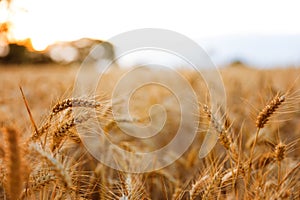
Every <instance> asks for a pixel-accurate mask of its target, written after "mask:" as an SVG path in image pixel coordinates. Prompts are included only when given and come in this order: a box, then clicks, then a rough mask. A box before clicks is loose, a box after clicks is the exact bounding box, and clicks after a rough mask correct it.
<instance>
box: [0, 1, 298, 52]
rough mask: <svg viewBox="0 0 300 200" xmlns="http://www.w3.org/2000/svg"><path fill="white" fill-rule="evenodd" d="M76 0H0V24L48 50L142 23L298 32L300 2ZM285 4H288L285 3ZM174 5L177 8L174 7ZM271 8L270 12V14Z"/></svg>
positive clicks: (202, 32)
mask: <svg viewBox="0 0 300 200" xmlns="http://www.w3.org/2000/svg"><path fill="white" fill-rule="evenodd" d="M130 3H131V5H129V4H128V2H127V1H126V2H125V1H117V0H111V1H105V2H104V1H97V0H86V1H71V0H52V1H49V0H39V1H36V0H12V1H11V12H8V11H7V10H6V9H5V6H6V5H5V1H1V3H0V23H1V22H3V21H5V20H9V21H10V22H11V24H12V27H11V37H12V39H13V40H24V39H27V38H30V39H31V40H32V44H33V48H34V49H36V50H43V49H44V48H45V47H46V46H47V45H49V44H52V43H53V42H56V41H70V40H77V39H79V38H83V37H91V38H98V39H104V40H105V39H108V38H111V37H113V36H115V35H117V34H120V33H122V32H125V31H130V30H133V29H137V28H164V29H169V30H173V31H176V32H179V33H182V34H184V35H186V36H188V37H190V38H192V39H199V38H207V37H215V36H223V35H232V34H299V33H300V28H299V26H296V24H297V23H298V21H297V20H298V19H299V17H300V14H299V12H298V10H297V9H298V7H299V4H300V3H298V1H296V0H294V1H290V4H285V3H284V2H274V1H271V0H266V1H260V0H253V1H246V2H240V1H238V0H228V1H224V2H223V1H217V0H210V1H190V2H189V3H186V4H182V3H180V2H179V1H168V0H166V1H158V0H153V1H151V2H141V1H139V0H132V1H131V2H130ZM284 5H285V6H284ZM170 8H172V9H170ZM266 10H267V11H268V15H266Z"/></svg>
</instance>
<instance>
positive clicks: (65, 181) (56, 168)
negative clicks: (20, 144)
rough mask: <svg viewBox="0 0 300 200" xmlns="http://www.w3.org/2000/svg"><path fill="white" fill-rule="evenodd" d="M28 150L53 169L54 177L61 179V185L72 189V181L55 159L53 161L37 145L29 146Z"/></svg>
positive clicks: (51, 157) (49, 155) (48, 154)
mask: <svg viewBox="0 0 300 200" xmlns="http://www.w3.org/2000/svg"><path fill="white" fill-rule="evenodd" d="M30 149H31V150H32V151H34V152H37V155H38V156H40V157H41V158H43V159H44V160H45V161H46V162H47V163H48V164H49V165H51V166H52V167H53V169H54V172H55V174H56V176H57V177H59V178H60V179H61V181H62V183H63V185H64V186H65V187H66V188H68V189H70V188H71V187H72V179H71V177H70V176H69V173H68V172H67V171H66V169H65V167H64V166H63V165H62V164H61V163H60V162H59V161H58V160H57V159H55V158H54V157H53V156H52V155H51V154H50V153H48V152H46V151H44V150H43V149H41V148H40V147H38V146H37V145H34V144H31V145H30Z"/></svg>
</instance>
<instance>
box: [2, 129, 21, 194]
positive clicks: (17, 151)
mask: <svg viewBox="0 0 300 200" xmlns="http://www.w3.org/2000/svg"><path fill="white" fill-rule="evenodd" d="M3 132H4V136H5V140H6V144H7V148H6V149H5V150H6V151H5V157H6V166H7V176H6V177H7V181H6V187H7V193H8V197H9V199H19V197H20V195H21V193H22V189H23V176H22V175H23V170H22V169H23V167H24V166H22V159H21V158H22V155H21V148H20V142H19V133H18V132H17V131H16V130H15V129H13V128H11V127H7V128H5V129H4V131H3Z"/></svg>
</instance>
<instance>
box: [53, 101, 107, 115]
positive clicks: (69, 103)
mask: <svg viewBox="0 0 300 200" xmlns="http://www.w3.org/2000/svg"><path fill="white" fill-rule="evenodd" d="M100 106H102V104H101V103H99V102H97V101H95V100H86V99H78V98H71V99H65V100H63V101H62V102H59V103H57V104H56V105H55V106H54V107H53V108H52V113H51V115H50V118H52V117H53V116H54V115H56V114H57V113H59V112H61V111H63V110H65V109H67V108H71V107H85V108H98V107H100Z"/></svg>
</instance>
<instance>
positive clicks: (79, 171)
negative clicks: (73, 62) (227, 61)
mask: <svg viewBox="0 0 300 200" xmlns="http://www.w3.org/2000/svg"><path fill="white" fill-rule="evenodd" d="M77 71H78V68H77V67H76V66H74V67H70V66H64V67H62V66H50V65H49V66H23V67H18V66H9V67H7V66H2V67H1V68H0V85H1V87H0V127H1V130H0V141H3V142H1V143H0V199H13V200H14V199H82V200H83V199H119V200H127V199H128V200H129V199H136V200H139V199H174V200H175V199H191V200H196V199H300V156H299V155H300V123H299V122H300V78H299V75H300V69H297V68H287V69H273V70H257V69H252V68H247V67H244V66H233V67H228V68H224V69H221V70H220V73H221V76H222V80H223V82H224V88H225V90H226V97H224V98H226V105H225V106H224V105H223V106H220V107H217V109H212V107H213V106H212V101H213V100H212V99H210V95H209V88H207V85H206V84H205V81H204V80H203V79H202V78H201V76H199V75H197V73H195V72H194V71H189V70H183V69H180V70H178V71H179V73H180V74H181V75H182V77H184V78H185V80H187V82H188V83H189V85H190V86H191V88H192V89H193V91H194V92H195V94H196V96H197V105H194V106H196V108H197V110H191V111H190V110H189V109H188V108H190V107H188V106H186V105H181V103H180V101H179V100H178V99H177V98H176V97H175V96H174V93H173V91H170V90H167V89H166V88H164V87H161V86H159V85H151V84H150V85H145V86H143V87H141V88H137V89H136V90H135V93H133V94H132V95H131V96H130V98H131V100H130V101H128V102H129V103H128V104H127V101H126V99H127V98H128V96H126V95H125V94H122V91H121V92H120V91H119V94H117V95H116V96H112V93H113V92H114V86H115V85H116V83H117V82H118V81H119V80H120V79H121V77H123V75H124V74H126V72H127V70H124V69H118V68H115V69H112V70H111V71H109V72H108V73H106V74H104V75H103V77H102V79H101V80H100V82H99V86H98V88H97V90H96V92H95V95H90V96H74V93H73V88H74V81H75V80H76V75H77ZM138 73H139V74H138V75H137V76H134V77H133V78H131V79H130V81H129V82H126V84H124V85H123V86H124V88H126V87H127V86H128V88H130V87H131V86H132V85H134V84H135V83H139V81H141V80H144V79H146V78H147V77H155V80H154V81H157V82H160V81H162V80H163V82H164V83H166V84H167V85H168V86H172V84H178V81H177V80H176V78H175V76H172V75H170V74H167V73H166V72H164V71H155V70H153V71H152V70H151V69H148V68H147V69H142V70H140V71H139V72H138ZM151 75H153V76H151ZM176 87H177V86H176ZM177 88H178V87H177ZM175 94H176V93H175ZM220 98H222V97H220ZM186 102H188V101H186ZM157 104H159V105H161V106H163V108H164V110H163V111H164V113H165V115H163V114H160V111H161V110H160V109H154V107H153V105H157ZM114 106H115V107H114ZM125 107H129V109H128V110H129V111H130V114H131V117H128V116H127V115H123V114H124V113H123V112H121V111H124V108H125ZM181 109H182V110H184V111H185V112H186V113H187V115H183V116H182V115H180V114H181V113H180V111H181ZM91 111H93V112H91ZM114 111H116V112H117V113H114ZM118 111H120V112H119V113H118ZM155 112H157V113H155ZM120 113H121V114H120ZM190 113H192V115H189V114H190ZM118 114H119V115H118ZM186 116H192V117H191V119H187V120H185V121H192V118H197V122H198V123H197V124H196V125H195V124H194V126H193V127H191V126H190V124H189V123H188V122H187V123H188V124H180V122H181V121H182V120H183V121H184V119H185V118H184V117H186ZM164 117H166V119H165V120H164ZM94 121H97V122H99V125H100V127H101V130H102V132H101V133H99V134H102V135H104V136H105V137H106V138H108V140H109V141H110V142H111V144H112V145H113V146H118V147H119V148H121V149H123V150H125V151H126V152H128V153H129V154H130V153H131V154H136V153H140V152H143V153H145V152H146V153H147V152H152V151H155V150H156V149H160V148H162V147H164V146H166V145H167V144H168V143H169V142H170V141H171V140H172V139H174V138H175V136H176V134H177V131H178V129H179V127H181V126H183V131H184V134H186V136H187V137H189V135H190V134H192V133H191V130H194V129H196V130H197V131H196V135H195V137H194V138H193V141H192V143H191V144H190V145H189V146H188V148H187V149H186V151H185V152H184V153H183V155H182V156H180V158H179V159H176V160H175V161H174V162H172V163H170V164H169V165H168V166H165V167H163V168H161V169H159V170H156V169H154V170H146V171H145V172H142V171H143V170H142V167H143V166H142V164H143V163H141V161H139V160H138V159H130V158H128V157H126V158H125V157H124V158H123V157H122V155H119V154H117V153H114V149H113V148H110V145H108V144H104V146H99V144H102V143H101V142H103V141H99V144H98V143H97V144H98V146H97V144H96V143H95V145H94V143H93V141H92V140H91V141H90V140H89V139H90V138H89V137H92V136H90V132H91V131H90V130H91V129H92V127H93V126H94V124H93V123H94ZM161 121H164V123H162V124H163V127H161V129H159V130H156V128H157V127H155V126H154V129H151V127H150V129H141V130H143V131H140V132H139V133H138V134H139V136H143V135H149V134H150V132H151V131H157V134H156V135H154V136H152V137H147V138H142V139H141V138H137V137H134V136H133V135H127V134H124V129H126V131H127V132H130V131H131V132H132V133H135V132H137V131H136V130H137V128H136V127H137V126H138V127H141V126H146V125H147V124H149V123H150V124H154V125H155V124H161ZM119 126H121V127H123V128H120V127H119ZM79 130H80V131H79ZM138 130H139V129H138ZM207 134H210V135H211V137H212V138H214V137H215V138H216V139H217V143H216V145H215V146H213V149H212V151H210V152H208V154H207V155H205V157H202V158H199V151H200V148H201V145H202V143H203V141H204V138H205V136H206V135H207ZM83 140H85V142H83ZM86 141H90V142H91V145H90V148H93V150H95V149H96V151H97V148H99V151H101V156H102V157H103V159H106V160H109V159H110V160H112V161H111V162H113V163H114V164H115V166H118V167H119V169H122V170H116V169H113V168H112V167H110V166H107V165H106V164H105V163H102V162H99V161H98V159H97V158H96V157H95V156H94V155H92V154H91V153H90V151H88V150H87V148H86ZM177 145H178V148H180V145H181V144H180V143H177ZM104 147H105V148H104ZM103 148H104V149H103ZM172 153H173V152H167V154H166V155H165V157H164V159H166V160H167V159H169V158H170V159H172ZM151 162H154V161H152V160H151V161H149V163H151ZM157 162H159V161H157ZM133 172H141V173H133Z"/></svg>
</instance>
